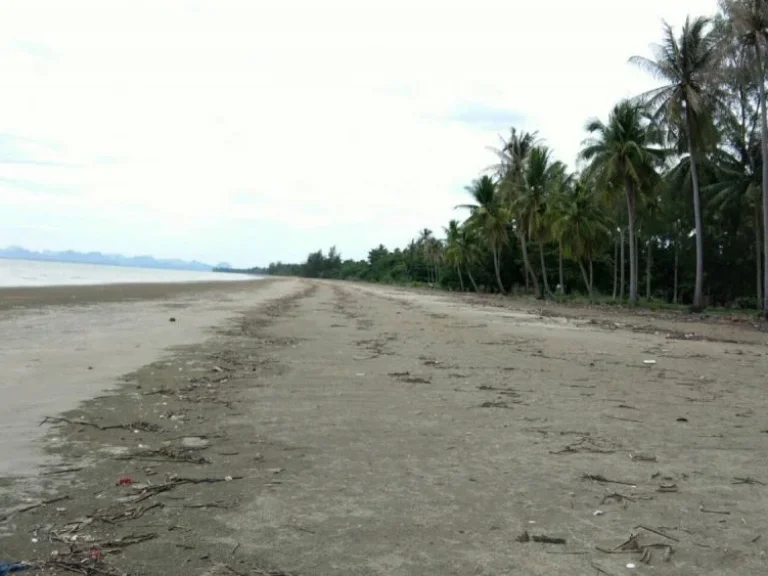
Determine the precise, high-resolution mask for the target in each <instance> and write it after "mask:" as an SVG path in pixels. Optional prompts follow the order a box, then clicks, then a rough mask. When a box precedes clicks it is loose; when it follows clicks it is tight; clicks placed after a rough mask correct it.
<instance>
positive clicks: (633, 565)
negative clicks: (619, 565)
mask: <svg viewBox="0 0 768 576" xmlns="http://www.w3.org/2000/svg"><path fill="white" fill-rule="evenodd" d="M627 568H630V569H631V568H637V564H635V563H634V562H630V563H629V564H627Z"/></svg>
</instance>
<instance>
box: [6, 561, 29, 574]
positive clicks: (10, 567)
mask: <svg viewBox="0 0 768 576" xmlns="http://www.w3.org/2000/svg"><path fill="white" fill-rule="evenodd" d="M30 568H31V566H30V565H29V564H25V563H24V562H17V563H15V564H11V563H10V562H3V561H2V560H0V576H6V575H7V574H10V573H11V572H21V571H22V570H29V569H30Z"/></svg>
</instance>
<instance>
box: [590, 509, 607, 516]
mask: <svg viewBox="0 0 768 576" xmlns="http://www.w3.org/2000/svg"><path fill="white" fill-rule="evenodd" d="M603 514H605V512H603V511H602V510H595V511H594V512H592V516H602V515H603Z"/></svg>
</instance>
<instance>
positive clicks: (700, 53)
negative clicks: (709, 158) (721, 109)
mask: <svg viewBox="0 0 768 576" xmlns="http://www.w3.org/2000/svg"><path fill="white" fill-rule="evenodd" d="M710 24H711V21H710V20H709V19H708V18H703V17H699V18H695V19H693V20H691V19H690V18H687V19H686V21H685V24H684V25H683V29H682V31H681V33H680V36H679V38H678V37H676V36H675V32H674V30H673V29H672V27H671V26H670V25H669V24H667V23H666V22H665V23H664V37H663V39H662V42H661V43H660V44H656V45H654V47H653V52H654V58H653V59H652V60H651V59H648V58H644V57H642V56H633V57H632V58H631V59H630V62H632V63H634V64H636V65H638V66H640V67H641V68H643V69H645V70H647V71H648V72H650V73H651V74H652V75H653V76H654V77H656V78H658V79H659V80H662V81H663V82H664V84H663V86H661V87H659V88H656V89H654V90H651V91H649V92H646V93H645V94H641V95H640V96H639V98H640V99H641V100H642V101H643V102H644V103H646V104H647V106H648V107H649V109H651V110H652V111H653V114H654V119H656V120H658V121H661V120H663V121H664V122H665V124H666V126H667V127H668V129H669V132H670V134H674V135H675V136H676V137H677V138H676V139H677V141H678V145H679V147H680V148H687V151H688V154H689V156H690V171H691V182H692V187H693V213H694V221H695V225H696V285H695V289H694V295H693V307H694V308H695V309H702V308H703V307H704V292H703V287H704V226H703V223H702V217H701V212H702V210H701V194H700V190H699V173H698V169H699V164H700V162H701V161H702V160H703V153H704V149H705V147H706V143H707V137H708V136H709V135H711V128H712V118H713V115H714V113H715V110H716V108H717V105H718V94H717V90H716V83H715V82H714V80H715V78H716V76H717V74H718V72H719V67H720V62H721V57H722V50H721V44H720V43H719V42H718V40H719V36H718V34H716V33H715V32H714V31H713V29H712V27H711V25H710Z"/></svg>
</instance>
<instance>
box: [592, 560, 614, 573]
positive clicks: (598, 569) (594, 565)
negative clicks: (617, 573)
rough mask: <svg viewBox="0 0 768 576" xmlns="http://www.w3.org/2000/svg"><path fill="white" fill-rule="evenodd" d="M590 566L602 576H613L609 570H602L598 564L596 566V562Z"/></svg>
mask: <svg viewBox="0 0 768 576" xmlns="http://www.w3.org/2000/svg"><path fill="white" fill-rule="evenodd" d="M590 564H591V566H592V568H594V569H595V570H597V571H598V573H600V574H605V576H613V574H611V573H610V572H608V571H607V570H604V569H603V568H601V567H600V566H598V565H597V564H595V563H594V562H590Z"/></svg>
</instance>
